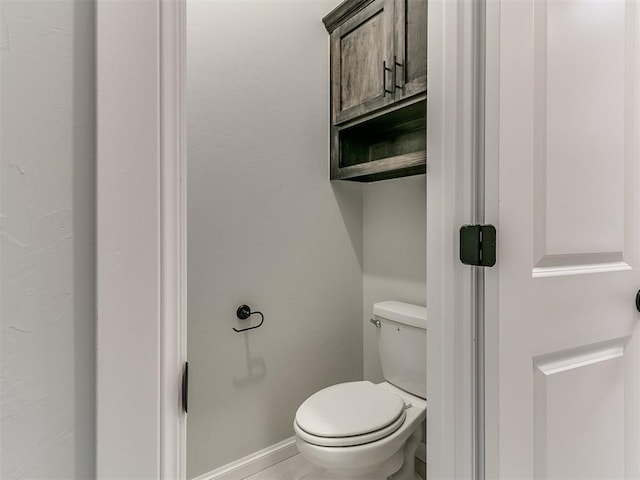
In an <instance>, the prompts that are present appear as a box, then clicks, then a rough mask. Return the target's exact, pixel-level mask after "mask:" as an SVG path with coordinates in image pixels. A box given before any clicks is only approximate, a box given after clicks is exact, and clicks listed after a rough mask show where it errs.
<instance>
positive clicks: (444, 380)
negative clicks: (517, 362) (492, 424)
mask: <svg viewBox="0 0 640 480" xmlns="http://www.w3.org/2000/svg"><path fill="white" fill-rule="evenodd" d="M475 14H476V11H475V7H474V5H473V2H468V1H466V0H432V1H430V2H429V15H428V22H429V25H428V28H427V34H428V55H427V62H428V65H427V71H428V72H429V75H428V78H427V82H428V85H427V91H428V101H427V132H429V133H428V135H427V265H428V268H427V286H428V288H427V308H428V310H429V315H428V318H427V398H428V402H429V406H428V412H427V445H428V448H427V462H426V463H427V478H431V479H443V478H473V476H474V474H475V470H476V468H475V464H474V446H475V445H474V440H473V436H474V418H475V415H474V414H475V412H474V402H473V396H474V384H475V382H474V378H475V376H474V360H475V359H474V356H473V340H474V330H473V325H472V312H473V311H474V309H475V301H474V298H473V296H472V286H473V283H472V269H471V268H470V267H467V266H464V265H462V264H461V263H460V262H459V261H458V256H459V254H458V248H459V246H458V243H459V239H458V230H459V228H460V226H461V225H464V224H467V223H471V220H472V218H473V215H474V213H475V210H474V208H473V207H474V200H475V193H474V192H475V186H476V179H475V175H477V172H476V171H475V170H474V169H473V161H474V157H475V151H474V149H475V144H476V142H475V137H474V135H475V127H476V124H477V120H478V119H477V118H476V115H475V112H476V110H475V102H476V100H477V99H476V84H475V81H477V80H476V79H475V71H474V68H475V63H474V56H475V55H476V49H475V47H474V45H475V43H474V42H475V38H474V36H473V34H474V31H475V30H474V24H473V22H474V18H475V17H474V15H475Z"/></svg>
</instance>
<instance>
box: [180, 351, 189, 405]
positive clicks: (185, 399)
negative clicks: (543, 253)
mask: <svg viewBox="0 0 640 480" xmlns="http://www.w3.org/2000/svg"><path fill="white" fill-rule="evenodd" d="M188 406H189V362H184V370H183V371H182V409H183V410H184V413H187V411H188Z"/></svg>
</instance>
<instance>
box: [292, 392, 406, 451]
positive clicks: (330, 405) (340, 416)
mask: <svg viewBox="0 0 640 480" xmlns="http://www.w3.org/2000/svg"><path fill="white" fill-rule="evenodd" d="M405 418H406V411H405V404H404V402H403V400H402V399H401V398H399V397H398V396H397V395H394V394H393V393H391V392H389V391H387V390H385V389H382V388H380V387H378V386H376V385H374V384H372V383H371V382H368V381H363V382H348V383H341V384H338V385H332V386H330V387H327V388H325V389H323V390H320V391H319V392H317V393H316V394H314V395H312V396H311V397H309V398H308V399H307V400H306V401H305V402H304V403H303V404H302V405H300V408H298V411H297V412H296V418H295V421H294V429H295V431H296V434H297V435H298V436H299V437H300V438H301V439H302V440H304V441H306V442H309V443H311V444H314V445H319V446H327V447H345V446H354V445H362V444H365V443H370V442H375V441H377V440H380V439H381V438H384V437H387V436H389V435H391V434H392V433H393V432H395V431H396V430H398V429H399V428H400V427H401V426H402V424H403V423H404V421H405Z"/></svg>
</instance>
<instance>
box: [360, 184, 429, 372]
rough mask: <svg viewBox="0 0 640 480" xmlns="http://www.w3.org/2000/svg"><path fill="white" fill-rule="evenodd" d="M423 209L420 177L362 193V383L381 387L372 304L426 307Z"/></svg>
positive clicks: (373, 186)
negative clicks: (386, 303) (403, 304)
mask: <svg viewBox="0 0 640 480" xmlns="http://www.w3.org/2000/svg"><path fill="white" fill-rule="evenodd" d="M426 207H427V202H426V178H425V176H424V175H417V176H414V177H407V178H399V179H394V180H386V181H384V182H376V183H370V184H367V185H365V186H364V188H363V201H362V210H363V240H364V242H363V285H364V290H363V316H364V323H363V328H364V340H363V343H364V378H365V379H367V380H371V381H372V382H381V381H383V377H382V367H381V365H380V359H379V356H378V346H377V343H376V328H375V327H374V326H373V325H372V324H371V323H369V319H370V318H372V316H373V304H374V303H375V302H381V301H385V300H399V301H402V302H407V303H413V304H416V305H425V304H426V296H427V288H426V275H427V271H426V264H427V262H426V245H427V244H426V236H427V211H426Z"/></svg>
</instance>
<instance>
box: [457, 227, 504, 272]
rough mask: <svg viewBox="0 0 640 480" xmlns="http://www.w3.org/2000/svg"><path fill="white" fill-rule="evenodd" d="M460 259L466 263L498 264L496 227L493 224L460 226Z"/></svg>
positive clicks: (487, 265)
mask: <svg viewBox="0 0 640 480" xmlns="http://www.w3.org/2000/svg"><path fill="white" fill-rule="evenodd" d="M460 261H461V262H462V263H464V264H465V265H477V266H479V267H493V266H494V265H495V264H496V227H494V226H493V225H463V226H462V227H460Z"/></svg>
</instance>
